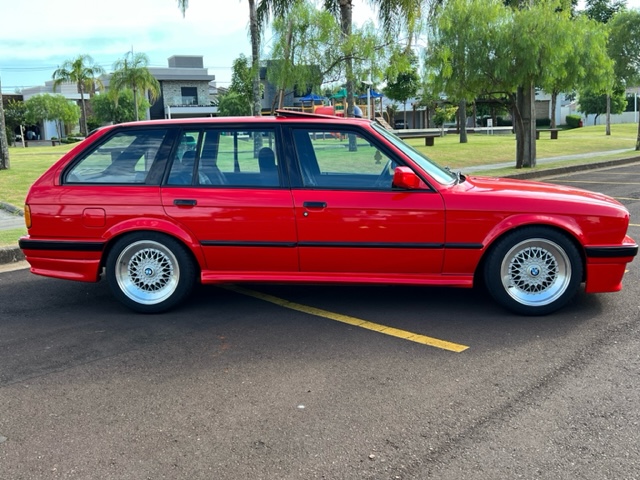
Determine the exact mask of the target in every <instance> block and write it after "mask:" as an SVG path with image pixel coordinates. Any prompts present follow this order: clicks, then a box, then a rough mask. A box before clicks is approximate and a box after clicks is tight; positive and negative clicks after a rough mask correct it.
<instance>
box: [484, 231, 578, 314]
mask: <svg viewBox="0 0 640 480" xmlns="http://www.w3.org/2000/svg"><path fill="white" fill-rule="evenodd" d="M583 270H584V266H583V262H582V257H581V256H580V253H579V252H578V249H577V248H576V246H575V245H574V243H573V242H572V241H571V240H570V239H569V238H568V237H567V236H566V235H564V234H563V233H561V232H558V231H556V230H553V229H551V228H547V227H541V226H534V227H525V228H522V229H519V230H516V231H514V232H512V233H510V234H507V235H506V236H505V237H503V238H501V239H500V240H498V242H497V243H496V244H495V245H494V247H493V248H492V249H491V251H490V252H489V255H488V257H487V259H486V262H485V269H484V278H485V284H486V286H487V289H488V290H489V293H490V294H491V296H493V298H494V299H495V300H496V301H497V302H498V303H499V304H501V305H502V306H503V307H505V308H507V309H509V310H511V311H513V312H515V313H517V314H520V315H547V314H549V313H551V312H554V311H556V310H558V309H559V308H562V307H563V306H565V305H566V304H567V302H569V300H571V299H572V298H573V296H574V295H575V294H576V292H577V291H578V288H579V287H580V283H582V276H583Z"/></svg>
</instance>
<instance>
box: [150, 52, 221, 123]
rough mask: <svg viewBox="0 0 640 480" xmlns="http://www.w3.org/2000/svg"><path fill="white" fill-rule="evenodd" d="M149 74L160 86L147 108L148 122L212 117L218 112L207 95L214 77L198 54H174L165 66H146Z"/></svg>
mask: <svg viewBox="0 0 640 480" xmlns="http://www.w3.org/2000/svg"><path fill="white" fill-rule="evenodd" d="M149 72H150V73H151V75H153V76H154V77H155V78H156V79H157V80H158V82H159V83H160V97H159V98H158V100H157V101H156V102H155V103H154V104H153V105H151V108H150V109H149V118H150V119H160V118H187V117H211V116H214V115H216V114H217V113H218V107H217V106H214V105H212V102H211V96H210V89H211V88H212V86H211V85H210V84H211V83H212V82H214V81H215V79H216V77H215V75H209V71H208V70H207V69H206V68H204V62H203V57H202V56H201V55H173V56H172V57H169V60H168V67H149ZM213 88H215V84H214V85H213Z"/></svg>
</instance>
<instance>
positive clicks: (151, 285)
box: [106, 232, 195, 313]
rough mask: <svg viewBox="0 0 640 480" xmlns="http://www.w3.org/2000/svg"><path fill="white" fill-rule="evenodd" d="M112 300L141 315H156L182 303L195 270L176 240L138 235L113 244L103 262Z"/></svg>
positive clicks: (191, 283) (155, 235) (146, 234)
mask: <svg viewBox="0 0 640 480" xmlns="http://www.w3.org/2000/svg"><path fill="white" fill-rule="evenodd" d="M106 276H107V281H108V282H109V286H110V288H111V290H112V292H113V294H114V296H115V297H116V298H117V299H118V300H120V301H121V302H122V303H124V304H125V305H126V306H128V307H129V308H131V309H133V310H135V311H137V312H141V313H159V312H164V311H166V310H169V309H170V308H172V307H174V306H176V305H177V304H179V303H180V302H182V301H183V300H184V299H185V298H186V297H187V295H189V293H190V292H191V290H192V288H193V284H194V282H195V268H194V264H193V261H192V259H191V256H190V255H189V253H188V251H187V250H186V248H185V247H184V246H183V245H182V244H181V243H180V242H178V241H177V240H175V239H173V238H171V237H168V236H166V235H163V234H160V233H154V232H140V233H134V234H129V235H126V236H124V237H123V238H121V239H119V240H118V241H116V243H115V244H114V245H113V248H112V249H111V251H110V252H109V255H108V256H107V261H106Z"/></svg>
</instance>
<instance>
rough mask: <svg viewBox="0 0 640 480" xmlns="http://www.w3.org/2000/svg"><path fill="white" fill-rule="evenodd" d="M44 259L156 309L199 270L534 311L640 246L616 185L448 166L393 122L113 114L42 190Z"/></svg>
mask: <svg viewBox="0 0 640 480" xmlns="http://www.w3.org/2000/svg"><path fill="white" fill-rule="evenodd" d="M25 217H26V221H27V227H28V235H27V236H25V237H23V238H22V239H21V240H20V247H21V248H22V250H23V251H24V254H25V256H26V258H27V260H28V261H29V263H30V265H31V271H32V272H33V273H36V274H39V275H46V276H50V277H56V278H62V279H69V280H79V281H85V282H96V281H98V280H99V279H100V278H101V277H102V276H104V277H106V280H107V282H108V283H109V286H110V288H111V290H112V291H113V294H114V296H115V297H116V298H117V299H118V300H120V301H121V302H123V303H124V304H125V305H127V306H128V307H130V308H132V309H134V310H136V311H139V312H146V313H153V312H162V311H165V310H167V309H170V308H172V307H175V306H176V305H178V304H179V303H180V302H182V301H183V300H184V299H185V298H186V297H187V295H189V292H190V291H191V290H192V288H193V287H194V284H195V283H196V282H201V283H205V284H207V283H223V282H233V283H238V282H278V283H286V282H292V283H298V282H305V283H351V284H356V283H357V284H407V285H408V284H411V285H425V286H428V285H445V286H451V287H472V286H473V285H474V283H475V282H478V281H483V282H484V283H485V284H486V287H487V289H488V291H489V292H490V293H491V295H492V296H493V297H494V298H495V300H496V301H497V302H499V303H500V304H501V305H503V306H504V307H506V308H507V309H510V310H512V311H514V312H516V313H519V314H524V315H542V314H548V313H550V312H553V311H555V310H557V309H558V308H560V307H562V306H564V305H565V304H566V303H567V302H568V301H569V300H570V299H571V298H572V297H573V296H574V294H575V293H576V292H577V291H578V289H579V288H580V286H581V284H582V283H584V285H585V286H584V288H585V290H586V292H588V293H597V292H613V291H617V290H620V288H621V282H622V277H623V275H624V272H625V267H626V264H627V263H628V262H630V261H632V259H633V257H634V256H635V255H636V254H637V251H638V246H637V244H636V243H635V242H634V241H633V240H632V239H631V238H629V237H628V236H627V227H628V224H629V213H628V211H627V210H626V209H625V208H624V207H623V206H622V205H621V204H620V203H619V202H617V201H615V200H613V199H612V198H609V197H607V196H605V195H601V194H597V193H592V192H588V191H584V190H578V189H573V188H567V187H561V186H555V185H549V184H544V183H538V182H525V181H516V180H510V179H494V178H482V177H473V176H464V175H461V174H456V173H453V172H450V171H449V170H447V169H443V168H441V167H439V166H438V165H436V164H435V163H433V162H432V161H430V160H429V159H428V158H426V157H425V156H424V155H422V154H421V153H420V152H418V151H416V150H415V149H413V148H411V147H410V146H408V145H407V144H405V143H404V142H403V141H402V140H400V139H399V138H397V137H396V136H394V135H393V134H392V133H390V132H388V131H386V130H385V129H384V128H382V127H381V126H380V125H378V124H376V123H375V122H370V121H368V120H361V119H340V118H336V117H327V116H319V115H303V114H292V113H287V112H281V113H280V114H279V115H278V116H275V117H238V118H230V117H226V118H225V117H220V118H207V119H189V120H166V121H150V122H138V123H130V124H121V125H113V126H110V127H105V128H102V129H100V130H99V131H97V132H95V133H94V134H93V135H91V136H90V137H89V138H87V139H86V140H85V141H84V142H82V143H80V144H79V145H78V146H76V147H75V148H74V149H73V150H71V151H70V152H69V153H68V154H66V155H65V156H64V157H62V158H61V159H60V160H59V161H58V162H57V163H55V164H54V165H53V166H52V167H51V168H50V169H49V170H48V171H47V172H46V173H44V174H43V175H42V176H41V177H40V178H39V179H38V180H37V181H36V182H35V183H34V184H33V186H32V187H31V189H30V191H29V194H28V196H27V199H26V206H25Z"/></svg>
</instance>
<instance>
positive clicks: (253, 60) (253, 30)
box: [249, 0, 262, 116]
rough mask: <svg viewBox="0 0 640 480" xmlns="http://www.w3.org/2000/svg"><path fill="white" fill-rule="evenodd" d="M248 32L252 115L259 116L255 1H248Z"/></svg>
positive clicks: (258, 36) (257, 39) (260, 106)
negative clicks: (251, 81)
mask: <svg viewBox="0 0 640 480" xmlns="http://www.w3.org/2000/svg"><path fill="white" fill-rule="evenodd" d="M249 32H250V36H251V68H252V72H253V114H254V115H255V116H260V115H261V113H262V105H261V103H262V102H261V99H260V29H259V28H258V14H257V12H256V2H255V0H249Z"/></svg>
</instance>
